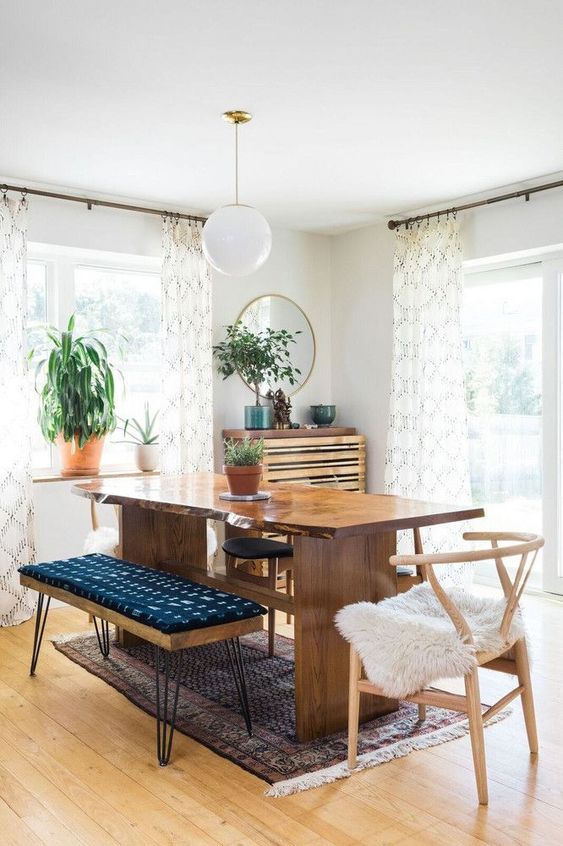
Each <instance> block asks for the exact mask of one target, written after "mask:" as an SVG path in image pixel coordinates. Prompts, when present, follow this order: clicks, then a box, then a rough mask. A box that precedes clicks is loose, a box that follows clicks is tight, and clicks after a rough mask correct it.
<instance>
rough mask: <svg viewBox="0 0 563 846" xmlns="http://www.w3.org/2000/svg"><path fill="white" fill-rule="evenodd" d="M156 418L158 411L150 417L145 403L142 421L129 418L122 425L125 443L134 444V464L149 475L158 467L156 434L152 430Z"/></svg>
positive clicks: (147, 405)
mask: <svg viewBox="0 0 563 846" xmlns="http://www.w3.org/2000/svg"><path fill="white" fill-rule="evenodd" d="M157 417H158V411H156V412H155V413H154V414H153V415H151V413H150V408H149V404H148V402H146V403H145V413H144V419H143V420H141V421H139V420H137V419H136V418H135V417H131V418H128V419H127V420H125V421H124V424H123V437H124V438H125V443H127V444H134V446H135V463H136V465H137V467H138V468H139V470H142V471H143V473H149V472H151V471H152V470H156V468H157V467H158V432H155V430H154V426H155V423H156V418H157ZM127 434H129V440H127Z"/></svg>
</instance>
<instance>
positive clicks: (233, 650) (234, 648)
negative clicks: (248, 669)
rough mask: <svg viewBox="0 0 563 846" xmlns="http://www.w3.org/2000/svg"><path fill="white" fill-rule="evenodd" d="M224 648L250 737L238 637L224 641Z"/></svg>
mask: <svg viewBox="0 0 563 846" xmlns="http://www.w3.org/2000/svg"><path fill="white" fill-rule="evenodd" d="M225 648H226V650H227V655H228V656H229V662H230V664H231V670H232V671H233V678H234V680H235V684H236V687H237V693H238V698H239V702H240V707H241V710H242V715H243V717H244V722H245V723H246V730H247V732H248V736H249V737H252V721H251V719H250V706H249V704H248V695H247V692H246V677H245V674H244V662H243V660H242V649H241V646H240V640H239V639H238V637H233V638H231V639H230V640H226V641H225Z"/></svg>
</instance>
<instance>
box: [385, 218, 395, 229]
mask: <svg viewBox="0 0 563 846" xmlns="http://www.w3.org/2000/svg"><path fill="white" fill-rule="evenodd" d="M387 227H388V229H396V228H397V221H396V220H388V221H387Z"/></svg>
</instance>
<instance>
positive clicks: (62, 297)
mask: <svg viewBox="0 0 563 846" xmlns="http://www.w3.org/2000/svg"><path fill="white" fill-rule="evenodd" d="M30 254H31V255H32V258H31V260H30V261H29V264H28V302H29V312H28V338H29V346H30V347H33V346H35V345H36V344H37V343H38V341H41V340H42V339H43V335H42V333H41V332H40V330H39V327H40V326H41V325H43V324H45V323H50V324H53V325H55V326H57V327H58V328H64V327H65V326H66V323H67V321H68V318H69V317H70V315H71V314H76V328H77V331H80V332H87V331H92V330H96V329H103V330H108V331H104V332H103V334H102V335H101V340H103V342H104V343H105V344H106V346H108V349H109V351H110V356H111V358H112V360H113V362H114V365H115V368H116V370H117V371H119V373H116V411H117V414H118V416H119V418H120V419H121V420H123V419H125V418H127V417H131V416H133V417H135V416H137V415H140V414H141V413H142V411H143V406H144V403H145V402H148V403H149V404H150V406H151V410H152V411H155V410H156V409H157V408H158V407H159V406H160V273H159V263H158V261H157V260H156V259H150V258H146V259H145V258H140V257H135V256H132V257H130V256H121V255H114V254H108V253H98V252H94V251H73V250H63V249H61V250H59V251H56V250H50V249H45V248H43V249H42V248H41V247H31V249H30ZM37 409H38V398H37ZM131 453H132V448H131V447H130V446H129V445H127V444H124V443H123V432H122V429H121V424H120V425H119V426H118V429H116V431H115V432H114V433H113V435H112V436H111V437H110V438H108V440H107V441H106V444H105V447H104V455H103V461H102V464H103V467H105V468H106V469H107V468H112V469H117V468H125V467H131V466H132V464H133V461H132V454H131ZM57 462H58V455H57V450H56V449H52V448H50V447H49V445H47V444H45V441H44V440H43V437H42V435H41V432H40V430H39V426H37V429H36V436H35V438H34V452H33V467H34V470H35V471H36V472H38V473H43V472H54V473H56V472H57Z"/></svg>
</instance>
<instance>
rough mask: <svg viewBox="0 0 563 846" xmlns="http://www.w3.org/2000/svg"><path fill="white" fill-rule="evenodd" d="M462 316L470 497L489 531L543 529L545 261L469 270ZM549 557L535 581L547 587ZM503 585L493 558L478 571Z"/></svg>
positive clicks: (481, 576)
mask: <svg viewBox="0 0 563 846" xmlns="http://www.w3.org/2000/svg"><path fill="white" fill-rule="evenodd" d="M464 282H465V285H464V306H463V315H462V329H463V344H464V363H465V377H466V396H467V407H468V422H469V460H470V470H471V487H472V493H473V501H474V502H475V504H478V505H482V506H483V507H484V509H485V515H486V516H485V518H484V521H482V523H481V525H482V526H483V528H487V529H491V530H496V531H499V530H515V531H530V532H539V533H542V532H543V531H544V508H543V500H544V472H543V406H544V402H543V400H544V397H543V357H544V356H543V312H542V300H543V276H542V264H541V262H536V263H533V264H526V265H518V266H512V267H503V268H501V269H494V270H487V271H479V272H466V273H465V277H464ZM544 559H545V556H542V557H541V558H540V559H539V560H538V561H537V562H536V567H535V568H534V572H533V574H532V576H531V580H530V586H532V587H536V588H541V587H542V585H543V578H544V577H543V572H542V571H543V564H544ZM476 576H477V578H479V579H480V580H481V581H485V582H489V581H491V583H494V584H498V580H497V577H496V569H495V566H494V563H493V562H485V563H483V564H482V565H480V566H479V567H478V569H477V571H476Z"/></svg>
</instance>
